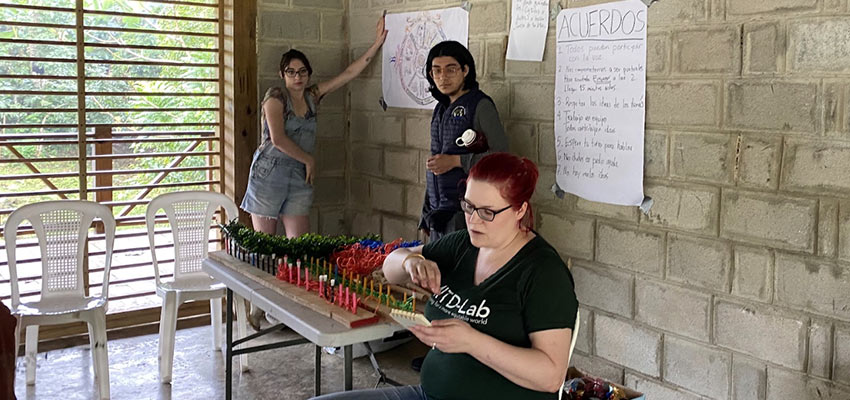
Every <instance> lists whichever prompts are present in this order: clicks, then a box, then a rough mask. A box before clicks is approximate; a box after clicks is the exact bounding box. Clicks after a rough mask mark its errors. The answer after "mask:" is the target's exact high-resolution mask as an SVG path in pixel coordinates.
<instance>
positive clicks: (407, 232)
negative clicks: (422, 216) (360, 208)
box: [381, 215, 418, 241]
mask: <svg viewBox="0 0 850 400" xmlns="http://www.w3.org/2000/svg"><path fill="white" fill-rule="evenodd" d="M382 219H383V229H382V230H381V236H383V238H384V240H386V241H393V240H396V239H398V238H403V239H404V240H414V239H415V238H416V235H417V232H416V227H417V226H418V220H412V219H409V218H396V217H390V216H387V215H384V216H383V218H382Z"/></svg>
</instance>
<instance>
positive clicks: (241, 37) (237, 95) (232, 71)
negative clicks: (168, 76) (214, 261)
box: [219, 0, 259, 223]
mask: <svg viewBox="0 0 850 400" xmlns="http://www.w3.org/2000/svg"><path fill="white" fill-rule="evenodd" d="M236 3H237V0H222V1H220V2H219V4H220V6H219V12H221V15H222V23H221V24H219V26H220V27H221V28H220V29H221V31H220V36H219V39H220V46H219V49H221V50H220V53H219V57H220V62H221V65H222V67H221V70H220V71H221V74H222V75H221V76H220V79H219V86H220V87H219V91H220V93H222V96H221V107H220V108H221V112H220V113H219V116H220V117H219V120H220V122H221V130H220V132H221V134H222V137H221V149H222V153H221V154H222V157H221V165H222V168H221V169H220V173H221V178H222V183H223V191H224V194H226V195H227V196H228V197H230V198H232V199H233V200H234V201H235V202H236V204H240V203H241V202H242V198H243V197H244V196H245V189H246V187H247V185H248V173H249V171H250V169H251V159H252V155H253V153H254V150H255V149H256V148H257V145H258V142H259V135H258V133H257V126H258V122H257V121H258V113H257V108H258V107H259V105H258V104H257V102H258V100H257V38H256V25H257V0H238V4H239V7H236V6H235V4H236ZM239 219H240V221H242V222H243V223H249V221H250V216H249V215H248V214H247V213H244V212H240V217H239Z"/></svg>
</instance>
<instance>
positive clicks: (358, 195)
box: [348, 175, 377, 233]
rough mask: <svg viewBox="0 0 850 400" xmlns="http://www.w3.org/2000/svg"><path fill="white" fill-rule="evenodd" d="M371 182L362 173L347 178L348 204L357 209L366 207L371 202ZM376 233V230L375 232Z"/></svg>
mask: <svg viewBox="0 0 850 400" xmlns="http://www.w3.org/2000/svg"><path fill="white" fill-rule="evenodd" d="M371 186H372V184H371V182H370V181H369V179H368V178H366V177H365V176H362V175H354V176H352V177H351V178H350V179H349V186H348V191H349V195H350V196H349V206H351V207H353V208H357V209H368V208H369V207H370V206H371V204H372V196H371V194H370V188H371ZM375 233H377V231H376V232H375Z"/></svg>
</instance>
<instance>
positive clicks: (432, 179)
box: [422, 89, 493, 231]
mask: <svg viewBox="0 0 850 400" xmlns="http://www.w3.org/2000/svg"><path fill="white" fill-rule="evenodd" d="M484 99H487V100H488V101H491V102H492V101H493V100H492V99H490V97H489V96H487V95H486V94H484V92H482V91H481V90H478V89H474V90H471V91H469V92H468V93H466V94H464V95H463V96H461V97H460V98H458V99H457V100H455V102H454V103H452V104H443V103H437V106H436V107H434V115H433V116H432V117H431V155H436V154H467V153H469V150H468V149H466V148H465V147H460V146H458V145H457V143H455V139H457V138H458V137H460V135H461V134H463V131H465V130H467V129H470V128H472V127H473V123H474V121H475V110H476V108H477V107H478V103H479V102H480V101H482V100H484ZM466 177H467V175H466V172H464V170H463V168H460V167H457V168H453V169H451V170H449V171H447V172H445V173H443V174H441V175H435V174H434V173H433V172H431V171H427V172H426V178H427V186H426V195H425V205H424V208H423V221H422V222H423V223H424V224H426V225H427V228H428V229H430V230H436V231H442V230H443V228H444V227H445V224H446V223H447V222H448V220H450V219H451V217H452V216H454V214H455V213H457V212H459V211H460V195H461V190H460V184H461V181H462V180H464V179H466Z"/></svg>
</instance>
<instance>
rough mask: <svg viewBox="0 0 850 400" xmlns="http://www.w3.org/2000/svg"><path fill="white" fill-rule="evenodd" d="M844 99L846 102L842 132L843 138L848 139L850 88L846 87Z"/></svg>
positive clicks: (849, 133)
mask: <svg viewBox="0 0 850 400" xmlns="http://www.w3.org/2000/svg"><path fill="white" fill-rule="evenodd" d="M844 98H845V99H847V101H845V102H844V115H845V117H844V125H843V127H842V131H844V136H843V137H845V138H846V137H848V135H850V87H848V89H847V91H846V92H844Z"/></svg>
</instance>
